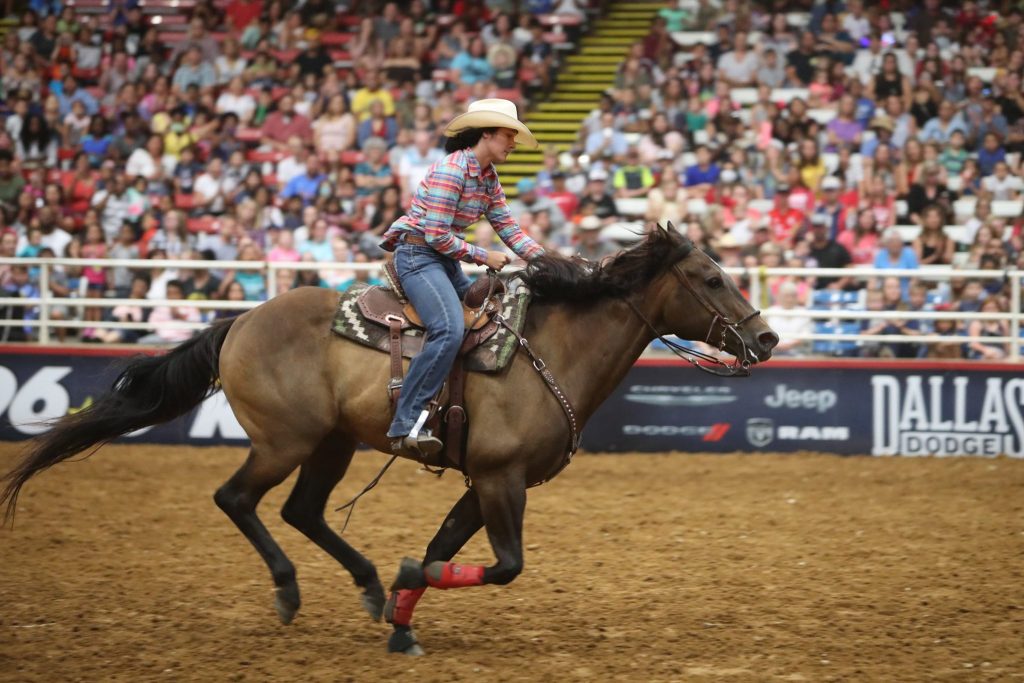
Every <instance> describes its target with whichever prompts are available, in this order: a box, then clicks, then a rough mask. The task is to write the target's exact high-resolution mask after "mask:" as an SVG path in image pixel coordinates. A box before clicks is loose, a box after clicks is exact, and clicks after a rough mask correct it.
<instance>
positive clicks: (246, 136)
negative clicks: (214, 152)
mask: <svg viewBox="0 0 1024 683" xmlns="http://www.w3.org/2000/svg"><path fill="white" fill-rule="evenodd" d="M235 138H237V139H238V140H240V141H241V142H259V141H260V140H262V139H263V132H262V131H260V129H259V128H239V129H238V130H236V131H235Z"/></svg>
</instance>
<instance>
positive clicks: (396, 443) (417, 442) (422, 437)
mask: <svg viewBox="0 0 1024 683" xmlns="http://www.w3.org/2000/svg"><path fill="white" fill-rule="evenodd" d="M442 448H444V443H443V442H442V441H441V439H439V438H437V437H436V436H434V435H432V434H431V433H430V432H429V431H422V432H420V433H419V435H418V436H416V437H411V436H403V437H399V438H397V439H392V440H391V452H392V453H394V454H395V455H399V456H402V457H407V458H413V459H414V460H420V461H422V460H426V459H427V458H433V457H434V456H435V455H437V454H438V453H440V452H441V449H442Z"/></svg>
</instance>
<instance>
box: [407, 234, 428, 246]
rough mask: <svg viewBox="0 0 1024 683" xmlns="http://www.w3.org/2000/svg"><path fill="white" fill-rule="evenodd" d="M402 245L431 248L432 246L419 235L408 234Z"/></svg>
mask: <svg viewBox="0 0 1024 683" xmlns="http://www.w3.org/2000/svg"><path fill="white" fill-rule="evenodd" d="M402 244H411V245H413V246H414V247H429V246H430V245H429V244H427V241H426V240H425V239H423V238H422V237H420V236H419V235H412V234H408V233H407V234H406V235H405V237H403V238H402Z"/></svg>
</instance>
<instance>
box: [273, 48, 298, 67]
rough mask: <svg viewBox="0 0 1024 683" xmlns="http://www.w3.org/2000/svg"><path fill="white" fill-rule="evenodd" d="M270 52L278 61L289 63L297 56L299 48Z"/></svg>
mask: <svg viewBox="0 0 1024 683" xmlns="http://www.w3.org/2000/svg"><path fill="white" fill-rule="evenodd" d="M270 54H272V55H274V59H276V60H277V61H279V62H284V63H285V64H291V63H292V62H294V61H295V58H296V57H298V56H299V50H274V51H273V52H271V53H270Z"/></svg>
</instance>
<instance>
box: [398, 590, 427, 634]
mask: <svg viewBox="0 0 1024 683" xmlns="http://www.w3.org/2000/svg"><path fill="white" fill-rule="evenodd" d="M426 590H427V589H426V588H412V589H409V588H403V589H402V590H400V591H398V594H397V595H396V596H395V609H394V611H393V612H392V613H391V619H390V622H391V623H392V624H398V625H399V626H408V625H409V624H411V623H412V611H413V610H414V609H416V603H417V602H419V601H420V598H421V597H423V593H424V591H426Z"/></svg>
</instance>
